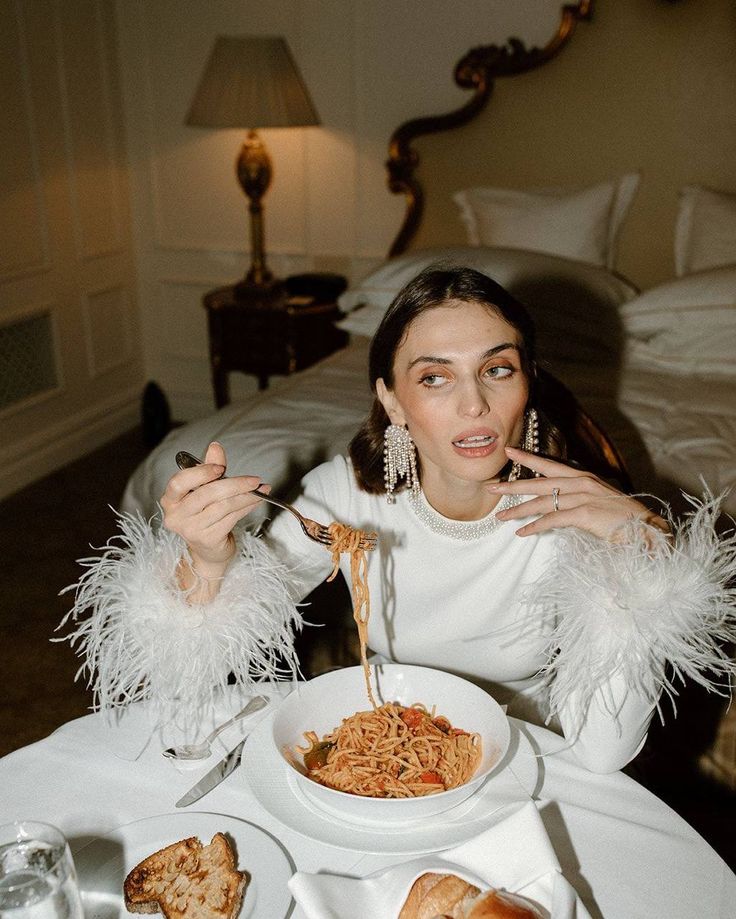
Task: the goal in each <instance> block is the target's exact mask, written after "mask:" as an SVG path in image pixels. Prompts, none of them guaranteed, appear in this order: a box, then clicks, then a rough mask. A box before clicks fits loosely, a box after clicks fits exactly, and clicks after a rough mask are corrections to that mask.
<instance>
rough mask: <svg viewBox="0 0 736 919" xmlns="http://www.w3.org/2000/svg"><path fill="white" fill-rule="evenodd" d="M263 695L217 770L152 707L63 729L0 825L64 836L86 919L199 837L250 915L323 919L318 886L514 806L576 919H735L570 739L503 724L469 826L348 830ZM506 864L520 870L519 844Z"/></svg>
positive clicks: (700, 857) (3, 806)
mask: <svg viewBox="0 0 736 919" xmlns="http://www.w3.org/2000/svg"><path fill="white" fill-rule="evenodd" d="M265 691H266V694H267V695H268V698H269V705H268V706H267V707H266V708H264V709H263V710H261V711H259V712H257V713H255V714H253V715H252V716H249V717H247V718H245V719H243V720H242V721H240V722H238V723H236V724H234V725H232V726H231V727H230V728H228V729H227V730H226V731H225V732H223V733H222V734H221V735H220V736H219V737H218V738H217V741H216V742H215V744H214V750H213V753H212V755H211V756H210V757H209V759H207V760H204V761H200V762H194V763H190V764H182V763H178V762H176V761H173V760H171V759H170V758H167V757H164V756H163V755H162V749H163V746H164V745H165V743H166V742H167V740H169V741H170V740H171V737H170V736H169V737H168V738H166V737H164V736H163V735H162V734H161V732H157V731H156V730H153V729H152V728H151V724H152V714H151V711H150V709H149V708H148V707H147V706H146V705H145V704H144V703H137V704H132V705H130V706H128V708H127V709H126V710H125V711H124V713H123V714H122V716H119V717H117V718H115V719H111V718H110V717H109V715H108V714H106V713H102V712H96V713H91V714H89V715H86V716H84V717H82V718H78V719H76V720H73V721H70V722H68V723H66V724H64V725H62V726H61V727H59V728H58V729H57V730H55V731H54V732H53V733H52V734H51V735H49V736H48V737H46V738H45V739H43V740H41V741H39V742H37V743H33V744H30V745H29V746H26V747H23V748H21V749H19V750H16V751H14V752H12V753H10V754H8V755H6V756H4V757H3V758H2V759H0V823H8V822H12V821H14V820H17V819H27V820H42V821H45V822H47V823H52V824H54V825H56V826H58V827H59V828H60V829H61V830H62V831H63V832H64V834H65V835H66V837H67V839H68V840H69V843H70V847H71V850H72V854H73V856H74V859H75V862H76V864H77V871H78V875H79V884H80V888H81V890H82V895H83V901H84V903H85V914H86V916H87V919H113V917H117V916H119V915H126V913H125V908H124V905H123V903H122V899H121V886H120V885H121V877H122V875H121V873H120V872H121V870H123V868H122V867H121V866H123V865H124V866H125V870H129V869H130V867H132V864H131V858H137V857H138V855H137V854H136V853H142V854H145V853H147V852H152V851H155V849H156V848H157V847H159V846H160V845H162V844H165V843H166V842H167V841H174V840H176V839H179V838H185V837H187V836H191V835H200V836H201V837H205V836H207V837H208V838H207V839H206V841H209V835H210V833H211V832H214V831H217V830H221V831H223V832H230V833H232V834H233V835H234V836H235V837H236V838H237V839H238V854H239V859H240V862H241V864H244V865H245V866H246V867H247V869H248V871H249V873H250V876H251V878H252V881H253V883H254V885H255V887H254V889H255V893H254V894H253V895H252V896H250V900H249V894H248V892H246V898H245V901H244V907H243V913H242V917H246V916H247V917H251V916H254V917H256V919H281V917H287V916H290V917H293V919H305V917H306V916H308V915H309V916H314V915H318V910H317V911H316V912H315V911H314V907H312V910H313V911H312V912H311V913H309V912H308V911H307V906H306V900H305V901H304V902H301V900H300V897H299V892H300V891H302V890H305V889H307V888H308V886H309V881H310V879H315V878H316V879H318V880H319V879H320V878H324V877H329V876H335V877H337V878H340V879H362V878H366V877H372V876H375V875H376V874H378V875H380V873H381V872H384V871H389V870H391V869H392V868H393V867H394V866H399V865H402V864H404V863H408V862H411V861H412V859H418V858H426V857H433V856H434V855H437V854H438V853H439V854H440V855H441V854H442V853H443V851H445V850H447V849H448V848H450V847H452V846H458V845H463V844H465V845H467V844H468V842H467V841H468V840H470V841H471V843H472V837H473V836H475V835H478V836H479V837H480V838H484V837H483V835H482V834H483V833H484V832H487V828H488V827H491V828H492V827H493V825H494V824H497V825H499V826H501V825H503V820H504V819H506V817H507V816H508V815H509V814H513V813H514V811H515V810H518V809H519V808H527V809H531V810H533V811H535V812H536V813H535V816H536V814H538V816H539V818H541V822H540V826H541V827H543V831H544V833H545V834H546V837H547V838H548V841H549V843H550V844H551V850H550V851H553V852H554V856H555V857H556V860H557V864H558V866H559V868H558V870H559V872H560V873H561V875H562V876H563V877H564V878H565V879H566V881H567V883H568V884H569V885H570V887H571V888H572V889H573V890H574V892H575V894H576V895H577V900H576V902H577V903H578V907H577V912H576V911H575V908H574V907H573V908H572V909H571V912H570V913H569V914H568V915H571V916H575V917H580V916H585V917H587V916H590V917H592V919H696V917H697V919H733V917H734V916H736V875H734V873H733V872H732V871H731V870H730V868H729V867H728V866H727V865H726V864H725V862H724V861H723V860H722V859H721V858H720V857H719V855H718V854H717V853H716V852H715V851H714V850H713V849H712V848H711V847H710V846H709V844H708V843H707V842H706V841H705V840H704V839H703V838H702V837H701V836H700V835H699V834H698V833H697V832H696V831H695V830H694V829H693V828H692V827H691V826H689V824H688V823H686V822H685V821H684V820H683V819H682V818H681V817H680V816H679V815H678V814H677V813H675V812H674V811H673V810H672V809H671V808H670V807H669V806H668V805H667V804H665V803H664V802H663V801H661V800H659V799H658V798H657V797H656V796H655V795H653V794H652V793H651V792H650V791H648V790H647V789H645V788H644V787H642V786H641V785H639V784H638V783H637V782H635V781H634V780H633V779H631V778H630V777H628V776H626V775H624V774H623V773H621V772H616V773H613V774H607V775H600V774H595V773H592V772H590V771H588V770H587V769H585V768H584V767H583V766H582V765H580V764H579V763H578V762H577V761H576V759H575V756H574V754H573V752H572V751H571V750H570V749H569V746H568V745H567V744H566V743H565V742H564V739H563V738H562V737H560V736H559V735H558V734H555V733H553V732H552V731H550V730H548V729H547V728H544V727H540V726H538V725H533V724H528V723H526V722H522V721H519V720H517V719H513V718H510V719H509V722H510V724H511V727H512V744H511V746H510V749H509V752H508V754H507V758H506V760H505V762H504V764H503V769H501V770H500V773H499V775H498V776H497V777H496V778H495V779H493V781H489V782H488V783H487V785H486V786H485V789H484V790H483V792H482V793H478V794H477V795H476V796H475V798H474V799H470V800H471V802H474V803H471V804H467V805H466V809H465V811H463V812H462V815H461V818H458V817H457V815H455V816H454V817H452V815H451V818H448V819H446V820H444V821H439V822H437V821H435V822H433V823H431V825H430V824H427V825H422V824H419V825H412V826H408V825H407V826H405V827H402V826H388V825H385V826H381V825H378V824H377V825H371V826H365V827H351V826H350V825H349V824H346V825H343V824H342V822H341V820H340V819H339V818H338V817H336V816H335V815H329V814H325V813H319V812H316V811H314V810H312V809H310V808H309V807H308V806H307V802H305V801H304V800H301V799H300V798H299V795H298V794H297V792H296V789H295V787H294V785H293V784H292V783H291V781H290V778H289V772H288V770H289V766H288V765H287V764H286V762H285V761H283V759H280V757H279V756H278V752H277V751H276V752H274V751H273V750H272V749H271V747H272V746H273V743H272V740H271V732H270V726H271V722H272V719H273V713H274V711H275V710H277V709H278V706H279V705H280V704H281V702H282V700H283V697H284V695H285V694H286V692H287V688H285V687H284V686H269V687H267V688H266V689H265ZM240 701H242V700H238V701H237V702H236V700H235V698H231V699H228V698H225V699H223V700H222V701H221V710H220V711H218V712H217V713H213V719H214V718H215V717H219V716H221V715H227V714H232V713H233V711H235V710H236V705H239V704H240ZM246 734H248V735H249V736H248V739H247V741H246V744H245V747H244V754H243V758H242V761H241V764H240V766H239V767H238V768H237V769H236V770H235V771H234V772H233V773H232V774H231V775H229V776H228V777H227V778H226V779H225V780H224V781H222V782H221V783H220V784H219V785H217V786H216V787H215V788H213V789H212V790H211V791H210V792H209V793H208V794H206V795H205V796H204V797H202V798H200V799H199V800H198V801H196V802H195V803H194V804H192V805H190V806H189V807H184V808H178V807H177V806H176V802H177V801H178V800H179V799H180V798H181V797H182V795H184V793H185V792H186V791H187V790H188V789H189V788H190V787H191V786H192V785H193V784H195V782H197V781H198V780H199V779H200V778H201V777H202V776H203V775H204V773H205V772H207V771H208V770H209V769H210V768H211V767H212V766H213V765H214V764H216V763H217V762H218V761H219V760H220V759H221V757H222V756H223V755H224V754H225V753H226V752H227V750H229V749H230V748H231V747H233V746H235V745H236V744H237V742H238V741H239V740H240V739H241V738H242V737H244V736H245V735H246ZM494 782H495V785H494ZM512 854H513V858H515V859H517V860H521V861H523V860H524V858H525V854H524V845H523V841H522V844H521V845H520V846H519V847H518V851H516V850H515V851H514V852H513V853H512ZM492 857H493V855H492V853H490V854H489V858H492ZM506 857H507V858H510V857H511V854H509V853H506ZM295 878H299V879H300V881H299V883H295V882H294V879H295ZM345 883H350V882H349V880H348V881H345ZM305 884H306V886H305ZM294 894H296V898H295V897H294ZM254 898H255V899H254ZM254 904H255V905H254ZM324 915H325V916H326V917H327V916H329V917H337V919H393V917H390V916H380V915H379V916H367V915H366V916H363V915H361V914H360V910H359V908H357V907H355V904H351V903H349V902H346V903H345V907H344V913H341V912H340V911H339V908H338V911H337V912H334V911H333V912H328V911H326V912H325V913H324ZM552 919H556V917H554V916H553V917H552Z"/></svg>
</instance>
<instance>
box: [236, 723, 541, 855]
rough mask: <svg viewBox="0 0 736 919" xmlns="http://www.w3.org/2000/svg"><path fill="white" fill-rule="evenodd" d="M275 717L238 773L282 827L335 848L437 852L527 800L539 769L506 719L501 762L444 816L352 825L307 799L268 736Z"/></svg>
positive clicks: (262, 727)
mask: <svg viewBox="0 0 736 919" xmlns="http://www.w3.org/2000/svg"><path fill="white" fill-rule="evenodd" d="M272 719H273V713H271V714H270V715H269V716H268V717H266V718H264V719H263V721H261V722H260V724H259V725H258V727H256V728H255V730H254V731H253V733H252V734H251V736H250V738H249V740H248V742H247V743H246V745H245V749H244V751H243V762H242V767H243V768H242V769H241V770H239V775H242V776H244V777H245V781H247V782H248V784H249V785H250V788H251V791H252V792H253V794H254V795H255V797H256V800H257V801H258V802H259V803H260V804H261V805H262V806H263V807H264V808H265V809H266V810H267V811H268V812H269V813H270V814H271V816H273V817H275V818H276V819H277V820H279V821H280V822H281V823H283V824H284V825H285V826H287V827H289V828H290V829H292V830H295V831H296V832H297V833H300V834H301V835H302V836H307V837H309V838H310V839H316V840H317V841H318V842H322V843H325V844H326V845H328V846H335V847H336V848H339V849H350V850H353V851H356V852H367V853H371V854H377V855H389V854H420V853H424V852H438V851H441V850H442V849H449V848H450V847H452V846H455V845H457V844H458V843H460V842H463V841H464V840H466V839H469V838H470V837H472V836H475V835H477V834H478V833H480V832H481V831H482V830H484V829H485V828H486V827H487V826H488V825H489V823H490V822H492V821H491V820H490V817H491V815H492V814H493V813H495V812H496V811H498V810H500V809H501V808H505V807H507V806H508V805H510V804H518V803H521V802H524V801H528V800H529V798H530V796H531V795H532V793H533V792H534V790H535V787H536V783H537V779H538V775H539V764H538V761H537V759H536V756H535V754H534V750H533V749H532V745H531V744H530V743H529V740H528V739H527V738H526V736H525V735H524V733H523V732H522V731H520V730H519V729H518V727H517V726H516V725H515V724H514V721H513V719H509V724H510V726H511V743H510V745H509V750H508V753H507V757H506V759H505V762H504V763H502V764H501V765H500V766H499V767H498V769H497V770H496V771H494V772H493V773H492V774H491V775H490V776H489V777H488V778H487V779H486V781H485V783H484V784H483V785H482V786H481V788H480V789H479V790H478V791H477V792H476V793H475V794H474V795H472V797H470V798H467V799H466V800H465V801H463V802H462V803H461V804H458V805H457V807H453V808H451V809H450V810H448V811H445V812H444V813H442V814H438V815H436V816H434V817H429V818H425V819H422V820H416V821H412V822H410V823H407V824H405V825H403V826H386V825H385V824H381V825H378V826H377V825H375V824H370V823H366V822H357V821H355V822H353V821H348V820H346V819H343V818H341V817H340V815H339V814H337V813H335V812H334V811H333V810H330V811H329V812H328V811H327V810H325V809H324V808H322V807H320V806H319V804H318V803H317V802H316V801H315V800H314V799H310V798H307V796H306V795H305V794H304V793H303V792H302V791H301V789H300V788H299V787H298V786H297V783H296V782H295V781H294V779H293V776H292V775H291V773H292V770H291V769H290V768H289V767H288V766H287V765H286V763H285V761H284V759H283V758H282V757H281V755H280V754H279V753H278V751H277V750H276V748H275V746H274V743H273V736H272V733H271V722H272Z"/></svg>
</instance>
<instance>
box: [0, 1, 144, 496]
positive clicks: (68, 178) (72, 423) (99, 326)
mask: <svg viewBox="0 0 736 919" xmlns="http://www.w3.org/2000/svg"><path fill="white" fill-rule="evenodd" d="M116 55H117V49H116V35H115V23H114V17H113V7H112V4H111V3H110V2H106V0H74V2H73V3H66V2H62V0H58V2H53V0H25V2H23V0H1V2H0V61H1V63H0V68H1V69H2V78H1V79H2V86H3V90H4V97H5V99H6V103H5V104H3V106H1V107H0V136H1V137H2V152H1V153H0V202H1V203H2V206H1V207H0V327H7V326H8V325H14V324H16V323H18V322H19V321H22V320H24V319H25V318H27V317H32V316H36V315H42V316H48V317H49V323H50V327H51V329H52V336H53V344H52V348H51V353H50V358H51V361H52V363H53V364H54V365H55V366H54V367H53V368H52V372H51V379H52V381H53V379H54V378H55V381H56V382H55V383H53V382H51V385H49V386H47V387H46V388H45V389H43V391H41V392H39V393H37V394H35V395H33V396H31V397H29V398H23V399H22V400H20V401H13V402H11V404H10V405H9V406H8V407H6V408H4V409H3V410H2V411H0V430H1V431H2V437H1V438H0V496H2V495H4V494H8V493H9V492H11V491H14V490H16V489H17V488H20V487H21V486H22V485H24V484H26V483H28V482H30V481H32V480H33V479H35V478H37V477H39V476H41V475H43V474H45V473H46V472H48V471H50V470H52V469H54V468H55V467H57V466H59V465H61V464H63V463H65V462H68V461H70V460H71V459H74V458H75V457H77V456H79V455H82V454H83V453H86V452H88V451H89V450H91V449H93V448H94V447H95V446H98V445H99V444H101V443H103V442H105V441H106V440H109V439H110V438H111V437H114V436H115V434H117V433H119V432H120V431H123V430H126V429H128V428H130V427H132V426H133V425H134V424H135V423H136V421H137V419H138V416H139V406H138V402H139V398H140V393H141V388H142V382H143V379H144V377H143V365H142V358H141V350H140V336H139V332H138V323H137V317H136V292H135V278H134V266H133V253H132V244H131V239H130V224H131V220H130V213H129V206H128V199H127V166H126V158H125V152H124V139H123V135H122V117H121V102H120V95H119V86H118V68H117V60H116ZM24 370H27V367H24V366H23V364H20V366H19V365H18V364H17V362H14V363H13V364H12V367H9V366H8V364H6V363H4V364H3V373H4V376H5V379H3V381H2V385H3V388H4V390H5V392H8V391H10V392H16V391H17V383H18V381H17V379H11V374H23V372H24Z"/></svg>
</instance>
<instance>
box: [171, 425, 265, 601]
mask: <svg viewBox="0 0 736 919" xmlns="http://www.w3.org/2000/svg"><path fill="white" fill-rule="evenodd" d="M226 468H227V457H226V455H225V451H224V449H223V447H222V445H221V444H219V443H211V444H210V445H209V447H208V448H207V452H206V454H205V458H204V462H203V463H202V464H201V465H199V466H195V467H193V468H191V469H182V470H181V471H180V472H177V473H175V474H174V475H173V476H172V477H171V478H170V479H169V483H168V485H167V486H166V491H165V492H164V494H163V496H162V498H161V507H162V509H163V512H164V526H165V527H166V528H167V529H169V530H171V531H172V532H174V533H178V534H179V535H180V536H181V537H182V538H183V539H184V540H185V542H186V544H187V546H188V548H189V553H190V555H191V559H192V568H193V569H194V572H193V573H194V575H198V576H199V577H200V578H202V579H204V580H205V581H218V580H220V579H221V578H222V577H223V575H224V574H225V570H226V568H227V566H228V563H229V562H230V560H231V558H232V557H233V555H234V554H235V540H234V538H233V536H232V529H233V527H234V526H235V524H236V523H237V522H238V520H240V519H242V518H243V517H244V516H245V515H246V514H248V513H249V512H250V511H251V510H252V509H253V508H254V507H255V506H256V505H257V504H259V503H260V498H258V497H256V496H254V495H253V494H252V492H253V490H254V489H256V488H258V486H259V485H261V480H260V478H259V477H258V476H252V475H243V476H232V477H228V478H225V477H224V475H225V469H226ZM186 569H189V566H188V565H187V566H180V577H179V581H180V584H181V586H182V587H191V586H192V585H193V584H194V583H195V582H196V578H195V577H192V576H191V574H190V572H189V571H188V570H186Z"/></svg>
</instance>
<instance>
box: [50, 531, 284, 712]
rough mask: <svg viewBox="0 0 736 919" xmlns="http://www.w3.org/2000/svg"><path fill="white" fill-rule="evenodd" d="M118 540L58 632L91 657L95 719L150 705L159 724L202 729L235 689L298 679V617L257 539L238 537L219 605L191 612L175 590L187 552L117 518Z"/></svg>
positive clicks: (171, 537) (91, 565) (170, 538)
mask: <svg viewBox="0 0 736 919" xmlns="http://www.w3.org/2000/svg"><path fill="white" fill-rule="evenodd" d="M118 526H119V528H120V530H121V533H120V534H119V535H117V536H115V537H113V539H111V540H110V542H109V543H108V544H107V545H106V546H104V547H103V549H102V550H101V551H102V554H101V555H99V556H96V557H93V558H86V559H80V564H82V565H83V566H84V567H85V568H86V569H87V570H86V571H85V572H84V574H83V575H82V576H81V577H80V579H79V582H78V583H77V584H73V585H71V586H70V587H67V588H66V589H65V591H62V593H65V592H66V591H70V590H74V591H75V598H74V605H73V607H72V609H71V610H70V611H69V612H68V613H67V614H66V616H65V617H64V619H63V620H62V622H61V623H60V625H59V628H60V629H61V628H63V627H64V626H67V625H69V624H70V623H72V622H73V623H76V627H75V628H74V630H73V631H72V632H71V633H70V634H67V635H65V636H64V637H63V638H60V639H56V640H58V641H66V640H68V641H69V642H70V643H71V644H72V646H74V647H75V648H76V651H77V654H78V655H79V656H80V657H84V658H85V660H84V663H83V664H82V666H81V667H80V669H79V671H78V673H77V679H79V678H80V677H81V676H82V675H84V674H86V675H87V685H88V686H89V687H90V688H91V689H92V691H93V694H94V695H93V702H94V708H95V710H99V709H114V708H119V707H122V706H124V705H127V704H128V703H130V702H138V701H142V700H144V699H148V700H150V701H151V702H152V703H153V705H154V707H155V709H156V710H157V713H158V717H159V720H160V722H161V723H166V722H167V721H171V720H173V719H177V720H178V718H179V717H183V719H184V720H185V721H188V722H191V721H196V722H198V721H199V720H200V719H201V718H203V717H205V716H206V715H207V714H208V713H209V712H210V711H211V710H212V708H213V706H214V705H215V702H216V699H217V697H218V695H219V694H220V693H221V692H222V691H223V690H224V688H225V686H226V685H227V684H228V682H229V678H230V680H231V679H232V678H231V677H230V674H234V676H235V681H236V682H237V683H239V684H242V685H244V686H246V687H250V686H253V685H254V684H256V683H258V682H261V681H263V680H278V679H293V678H295V677H296V675H297V674H298V662H297V659H296V656H295V653H294V644H293V632H294V630H295V629H299V628H301V617H300V615H299V613H298V612H297V610H296V607H295V606H294V604H293V602H292V601H291V600H290V599H289V593H288V585H287V581H286V578H285V573H286V572H285V569H284V566H283V565H281V564H280V563H279V562H277V561H276V560H275V559H274V557H273V555H272V554H271V552H270V551H269V549H268V548H267V547H266V546H265V545H264V544H263V543H262V542H261V540H259V539H258V538H257V537H255V536H253V535H252V534H250V533H241V534H240V536H239V537H238V554H237V556H236V558H235V559H234V560H233V561H232V562H231V564H230V567H229V569H228V572H227V575H226V576H225V578H224V579H223V581H222V584H221V586H220V591H219V593H218V595H217V597H216V598H215V599H214V600H212V602H211V603H208V604H206V605H201V604H196V605H195V604H192V605H190V604H189V603H187V600H186V595H185V594H184V593H183V592H182V591H181V590H180V588H179V586H178V584H177V581H176V567H177V564H178V562H179V560H180V559H181V558H182V556H183V555H186V547H185V544H184V542H183V540H182V539H181V538H180V537H179V536H177V535H175V534H173V533H171V532H169V531H168V530H166V529H164V528H163V527H162V528H160V529H154V527H153V526H152V524H151V521H148V522H147V521H145V520H144V519H143V518H142V517H141V516H140V515H135V516H133V515H120V516H119V517H118Z"/></svg>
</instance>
